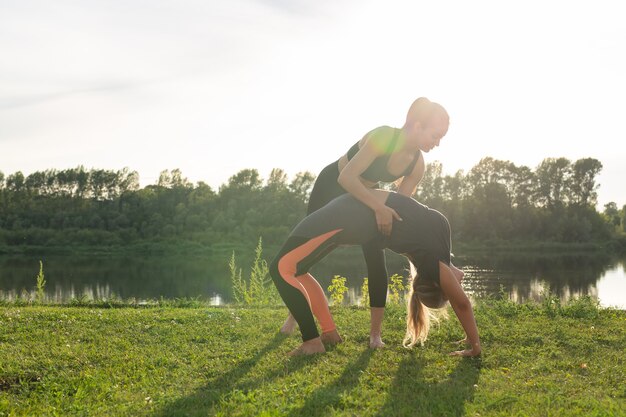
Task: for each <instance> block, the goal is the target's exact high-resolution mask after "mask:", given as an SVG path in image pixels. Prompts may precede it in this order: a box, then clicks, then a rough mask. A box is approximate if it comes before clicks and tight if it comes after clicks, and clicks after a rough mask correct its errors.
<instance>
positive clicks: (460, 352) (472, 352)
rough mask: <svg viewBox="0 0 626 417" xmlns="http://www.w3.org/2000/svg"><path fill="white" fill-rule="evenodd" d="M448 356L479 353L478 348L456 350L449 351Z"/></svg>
mask: <svg viewBox="0 0 626 417" xmlns="http://www.w3.org/2000/svg"><path fill="white" fill-rule="evenodd" d="M449 355H450V356H463V357H472V356H478V355H480V349H465V350H457V351H454V352H450V353H449Z"/></svg>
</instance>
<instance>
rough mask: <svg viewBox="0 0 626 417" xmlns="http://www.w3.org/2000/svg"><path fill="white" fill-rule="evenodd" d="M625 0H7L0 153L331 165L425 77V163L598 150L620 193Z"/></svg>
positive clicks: (605, 181) (197, 171)
mask: <svg viewBox="0 0 626 417" xmlns="http://www.w3.org/2000/svg"><path fill="white" fill-rule="evenodd" d="M621 3H623V2H621V1H619V0H615V1H605V0H597V1H594V2H589V1H578V0H573V1H556V0H554V1H545V0H528V1H524V2H503V1H483V0H477V1H473V2H467V1H460V0H458V1H452V0H441V1H429V2H424V1H408V0H407V1H398V0H358V1H357V0H202V1H200V0H197V1H196V0H178V1H163V0H124V1H120V0H108V1H93V0H81V1H76V0H75V1H68V0H58V1H55V2H50V1H43V0H2V1H1V2H0V52H1V53H0V171H2V172H4V174H5V175H9V174H11V173H14V172H16V171H22V172H23V173H24V174H25V175H28V174H29V173H32V172H34V171H39V170H45V169H50V168H55V169H65V168H72V167H77V166H79V165H83V166H85V167H86V168H88V169H89V168H104V169H114V170H118V169H122V168H124V167H128V168H130V169H131V170H135V171H137V172H138V173H139V175H140V180H141V183H142V186H143V185H148V184H152V183H155V182H156V181H157V179H158V176H159V173H160V172H161V171H162V170H164V169H170V170H171V169H175V168H179V169H180V170H181V171H182V173H183V175H184V176H186V177H187V178H188V179H189V180H191V181H193V182H196V181H204V182H206V183H208V184H209V185H211V186H212V187H214V188H215V189H218V188H219V186H220V185H222V184H224V183H226V182H227V181H228V178H229V177H230V176H232V175H234V174H235V173H237V172H238V171H239V170H241V169H246V168H255V169H257V170H258V171H259V172H260V174H261V176H262V177H263V178H267V177H268V176H269V173H270V171H271V169H272V168H281V169H283V170H285V171H286V172H287V174H288V175H289V177H290V178H293V176H294V175H295V174H296V173H297V172H300V171H311V172H313V173H314V174H317V173H318V172H319V171H320V170H321V169H322V168H323V167H324V166H326V165H327V164H328V163H330V162H332V161H334V160H336V159H337V158H339V156H340V155H341V154H343V153H345V152H346V151H347V149H348V148H349V147H350V146H351V145H352V144H353V143H354V142H355V141H357V140H358V139H360V138H361V137H362V136H363V135H364V134H365V133H366V132H367V131H369V130H371V129H372V128H374V127H377V126H380V125H389V126H395V127H401V126H402V125H403V123H404V118H405V116H406V112H407V110H408V107H409V106H410V104H411V102H412V101H413V100H414V99H416V98H417V97H420V96H425V97H428V98H429V99H431V100H433V101H436V102H439V103H441V104H442V105H443V106H444V107H445V108H446V109H447V110H448V113H449V114H450V119H451V122H450V123H451V124H450V129H449V131H448V134H447V135H446V136H445V137H444V139H443V140H442V141H441V145H440V147H439V148H436V149H434V150H432V151H431V152H430V153H428V154H427V155H426V156H425V160H426V163H428V162H432V161H435V160H437V161H440V162H441V163H442V164H443V169H444V173H446V174H454V173H455V172H456V171H457V170H460V169H462V170H465V171H467V170H469V169H471V168H472V167H473V166H474V165H476V164H477V163H478V162H479V161H480V159H481V158H482V157H485V156H491V157H493V158H496V159H502V160H509V161H511V162H513V163H515V164H517V165H526V166H528V167H530V168H533V169H534V168H535V167H536V166H537V165H539V163H540V162H541V161H542V160H543V159H545V158H548V157H565V158H568V159H570V160H572V161H575V160H576V159H579V158H586V157H592V158H596V159H598V160H600V162H601V163H602V164H603V170H602V172H601V174H600V175H599V176H598V178H597V181H598V182H599V183H600V184H601V186H600V189H599V191H598V195H599V198H598V202H599V208H600V209H602V208H603V205H604V204H605V203H607V202H609V201H613V202H616V203H617V205H618V207H622V205H624V204H626V192H625V190H626V187H624V185H623V182H624V180H625V179H626V164H625V163H624V162H625V161H626V124H625V123H624V115H625V114H626V104H625V99H626V53H624V51H626V25H623V23H622V22H623V20H624V16H625V15H626V14H625V13H624V12H625V11H626V5H622V4H621Z"/></svg>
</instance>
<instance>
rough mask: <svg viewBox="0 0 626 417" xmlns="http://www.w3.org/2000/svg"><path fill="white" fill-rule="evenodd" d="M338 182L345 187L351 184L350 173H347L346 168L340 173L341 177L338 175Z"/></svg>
mask: <svg viewBox="0 0 626 417" xmlns="http://www.w3.org/2000/svg"><path fill="white" fill-rule="evenodd" d="M337 182H338V183H339V185H341V186H342V187H343V188H344V189H345V188H346V186H349V184H350V177H349V176H348V175H346V173H345V170H343V171H341V172H340V173H339V177H337Z"/></svg>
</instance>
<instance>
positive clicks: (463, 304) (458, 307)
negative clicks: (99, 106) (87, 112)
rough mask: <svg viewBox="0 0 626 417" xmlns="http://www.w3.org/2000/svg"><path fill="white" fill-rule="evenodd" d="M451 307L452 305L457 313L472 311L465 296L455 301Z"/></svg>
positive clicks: (470, 304)
mask: <svg viewBox="0 0 626 417" xmlns="http://www.w3.org/2000/svg"><path fill="white" fill-rule="evenodd" d="M453 307H454V310H455V311H457V312H458V313H459V314H462V313H468V312H471V311H472V303H471V302H470V300H469V299H467V298H466V299H464V300H461V301H457V302H456V303H454V306H453Z"/></svg>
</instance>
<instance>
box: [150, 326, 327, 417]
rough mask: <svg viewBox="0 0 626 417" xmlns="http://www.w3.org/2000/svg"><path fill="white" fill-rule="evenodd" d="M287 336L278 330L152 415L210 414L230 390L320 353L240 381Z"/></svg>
mask: <svg viewBox="0 0 626 417" xmlns="http://www.w3.org/2000/svg"><path fill="white" fill-rule="evenodd" d="M286 339H287V336H285V335H282V334H280V333H277V334H276V335H275V336H274V337H273V338H272V339H271V340H270V341H269V342H268V343H267V345H265V346H264V347H263V348H262V349H260V350H259V351H258V352H256V353H255V354H254V356H252V357H250V358H248V359H245V360H243V361H241V362H239V363H237V364H235V365H233V367H232V369H231V370H230V371H228V372H226V373H224V374H222V375H220V376H219V377H217V378H214V379H212V380H210V381H209V382H208V383H207V385H206V386H205V387H202V388H200V389H198V390H196V391H195V392H194V393H192V394H191V395H188V396H186V397H183V398H180V399H178V400H175V401H172V402H171V403H168V404H166V405H165V406H164V407H163V408H162V409H160V410H158V411H157V412H155V413H154V415H155V416H162V417H171V416H206V415H211V410H212V409H213V408H214V406H215V405H216V404H218V403H219V402H220V400H222V399H223V398H224V397H226V396H227V395H228V394H229V393H231V392H235V391H246V390H248V389H251V388H258V387H259V386H261V385H262V384H263V383H266V382H268V381H271V380H274V379H275V378H277V377H279V376H283V375H285V373H286V372H294V371H296V370H298V369H300V368H301V367H302V366H304V365H306V364H310V363H311V362H314V361H317V359H318V358H319V355H313V356H310V357H298V358H293V359H291V360H289V361H287V362H286V364H287V365H288V369H285V367H284V366H277V367H276V368H275V369H273V370H272V371H271V372H269V373H265V374H264V376H263V377H262V378H259V379H254V380H248V381H246V382H244V383H242V382H240V381H241V380H242V379H243V378H244V377H245V376H247V375H248V374H249V373H250V372H251V371H252V369H253V368H254V366H255V365H256V364H257V363H258V362H259V361H260V360H261V359H262V358H263V356H265V355H267V354H269V353H270V352H272V351H273V350H275V349H277V348H278V347H279V346H280V345H281V344H282V343H283V341H284V340H286Z"/></svg>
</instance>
